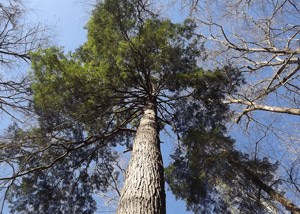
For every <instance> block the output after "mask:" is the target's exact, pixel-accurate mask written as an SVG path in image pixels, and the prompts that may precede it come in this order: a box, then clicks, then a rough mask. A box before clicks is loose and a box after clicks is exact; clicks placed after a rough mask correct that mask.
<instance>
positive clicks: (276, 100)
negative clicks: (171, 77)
mask: <svg viewBox="0 0 300 214" xmlns="http://www.w3.org/2000/svg"><path fill="white" fill-rule="evenodd" d="M177 2H178V1H177ZM181 5H182V8H183V9H184V10H185V11H188V13H189V15H190V16H191V17H193V18H194V19H195V20H196V23H197V24H198V26H199V34H201V35H202V36H203V37H204V38H205V39H206V50H207V59H206V60H205V61H204V62H202V63H203V66H205V67H208V68H211V69H214V68H217V67H221V66H223V65H225V64H228V63H230V64H232V65H234V66H236V67H237V68H238V69H239V70H240V71H241V72H242V73H243V75H244V77H245V82H246V83H245V85H243V86H242V87H241V89H240V90H239V92H238V93H237V94H235V95H232V96H229V97H227V98H226V99H225V100H224V102H225V103H228V104H231V105H232V107H233V108H234V109H235V110H236V112H237V115H236V118H235V122H238V123H239V124H238V125H236V124H234V125H233V126H232V127H234V128H237V130H240V128H243V129H244V131H245V132H244V133H243V135H242V134H241V132H239V134H237V137H238V138H239V139H241V143H240V145H241V146H243V147H244V148H245V147H248V148H245V149H248V151H250V152H252V155H253V157H256V156H268V157H269V158H270V159H271V160H273V161H278V162H279V164H280V173H279V175H278V180H280V181H281V182H283V184H284V185H283V188H284V189H283V190H282V191H283V192H287V193H288V194H287V195H289V198H290V199H291V200H293V201H294V203H296V204H297V205H298V206H299V201H300V192H299V186H300V183H299V159H300V143H299V142H300V136H299V135H300V132H299V128H298V127H299V122H300V120H299V116H300V72H299V70H300V58H299V57H300V48H299V47H300V25H299V23H300V4H299V1H296V0H183V1H181ZM243 137H247V138H245V139H247V140H244V141H245V142H243V139H242V138H243ZM245 145H248V146H245Z"/></svg>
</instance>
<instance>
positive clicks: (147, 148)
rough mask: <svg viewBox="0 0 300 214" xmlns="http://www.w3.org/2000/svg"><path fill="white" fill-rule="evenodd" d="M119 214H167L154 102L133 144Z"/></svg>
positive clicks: (146, 113) (144, 115)
mask: <svg viewBox="0 0 300 214" xmlns="http://www.w3.org/2000/svg"><path fill="white" fill-rule="evenodd" d="M132 149H133V150H132V154H131V158H130V162H129V165H128V168H127V171H126V178H125V182H124V187H123V190H122V193H121V198H120V201H119V205H118V210H117V213H118V214H139V213H140V214H165V213H166V201H165V189H164V185H165V184H164V172H163V171H164V168H163V161H162V156H161V151H160V140H159V127H158V121H157V112H156V104H155V102H148V104H147V105H146V107H145V108H144V114H143V116H142V118H141V120H140V124H139V127H138V130H137V133H136V136H135V139H134V141H133V148H132Z"/></svg>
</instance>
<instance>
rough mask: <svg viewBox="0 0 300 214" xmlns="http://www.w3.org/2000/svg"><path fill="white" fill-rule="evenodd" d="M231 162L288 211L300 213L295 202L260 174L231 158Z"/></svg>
mask: <svg viewBox="0 0 300 214" xmlns="http://www.w3.org/2000/svg"><path fill="white" fill-rule="evenodd" d="M230 163H231V164H232V165H233V166H234V167H236V168H237V169H239V170H242V172H244V174H245V175H246V176H247V177H248V178H249V179H251V180H252V181H253V183H254V184H255V185H257V186H258V187H260V188H261V189H262V190H264V191H265V192H266V193H267V194H268V195H270V196H271V197H272V198H273V199H275V200H276V201H278V202H279V203H280V204H281V205H282V206H283V207H284V208H285V209H287V210H288V211H291V214H300V208H299V207H297V206H296V205H295V204H294V203H293V202H291V201H290V200H288V199H287V198H286V197H284V196H283V195H282V194H280V193H278V192H276V191H275V190H274V189H273V188H272V187H270V186H269V185H267V184H265V183H264V182H263V181H262V180H261V179H260V178H259V177H258V176H256V175H255V174H254V173H252V172H251V171H249V170H248V169H246V168H245V167H243V166H241V165H240V164H238V163H236V162H234V161H232V160H230Z"/></svg>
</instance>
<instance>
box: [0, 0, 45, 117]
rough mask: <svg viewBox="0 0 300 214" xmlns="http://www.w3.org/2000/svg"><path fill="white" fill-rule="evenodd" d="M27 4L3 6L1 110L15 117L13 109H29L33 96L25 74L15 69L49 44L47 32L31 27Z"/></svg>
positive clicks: (16, 0)
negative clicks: (26, 106) (18, 72)
mask: <svg viewBox="0 0 300 214" xmlns="http://www.w3.org/2000/svg"><path fill="white" fill-rule="evenodd" d="M25 4H26V2H25V1H23V0H6V1H2V2H0V109H1V112H5V113H7V114H9V115H11V116H13V114H12V113H11V112H10V110H11V109H17V110H24V109H25V103H26V102H27V101H28V96H29V95H28V93H29V91H28V90H29V89H28V84H27V83H26V79H25V78H24V77H20V76H24V74H25V72H23V75H20V74H16V72H15V71H14V69H16V68H17V67H18V66H19V65H21V64H22V62H24V61H25V62H29V61H30V56H29V53H30V52H31V51H34V50H37V48H39V47H41V46H43V45H45V44H46V43H47V41H49V40H48V38H49V37H48V36H47V30H46V28H44V27H41V26H40V25H39V24H35V25H34V24H31V23H30V20H29V18H28V16H27V15H28V11H27V9H26V5H25ZM22 65H23V64H22ZM13 117H14V116H13Z"/></svg>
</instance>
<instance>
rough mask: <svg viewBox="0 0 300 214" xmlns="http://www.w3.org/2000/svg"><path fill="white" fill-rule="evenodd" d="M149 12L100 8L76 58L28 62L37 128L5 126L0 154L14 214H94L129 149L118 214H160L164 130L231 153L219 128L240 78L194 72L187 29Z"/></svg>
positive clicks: (195, 42)
mask: <svg viewBox="0 0 300 214" xmlns="http://www.w3.org/2000/svg"><path fill="white" fill-rule="evenodd" d="M149 8H150V5H148V2H147V1H133V0H121V1H117V0H106V1H104V2H101V3H99V4H98V5H97V7H96V9H95V10H94V11H93V14H92V17H91V20H90V21H89V23H88V24H87V29H88V41H87V42H86V43H85V44H84V45H82V46H81V47H79V48H78V49H77V50H76V52H74V53H69V54H64V52H63V50H62V49H60V48H55V47H52V48H49V49H44V50H39V51H37V52H35V53H33V54H32V74H31V78H32V90H33V96H34V111H35V112H36V114H37V115H38V117H39V121H38V122H39V127H38V128H34V129H31V130H27V131H24V130H21V129H19V128H18V127H11V130H10V132H9V133H8V134H9V135H10V136H11V139H12V140H11V141H6V142H3V145H5V146H3V149H2V150H1V161H2V163H8V166H9V167H10V168H11V170H10V171H9V170H8V173H10V175H8V176H7V177H3V178H1V180H4V181H6V180H11V181H13V185H10V186H9V187H8V188H9V189H10V190H11V191H10V197H9V200H10V203H11V211H12V212H13V213H14V212H19V213H22V212H32V213H51V212H52V213H53V212H55V213H64V212H79V213H93V212H94V211H95V209H96V207H95V201H94V199H93V197H92V195H93V191H94V189H97V190H103V191H105V190H106V188H107V186H108V184H109V182H110V181H113V180H114V178H115V177H117V175H115V176H110V175H111V174H112V173H111V172H112V171H113V168H112V167H111V163H112V162H114V161H116V159H117V155H116V154H115V153H114V152H113V149H114V147H116V146H117V145H126V146H127V147H131V146H132V153H131V159H130V162H129V165H128V168H127V172H126V178H125V182H124V187H123V189H122V192H121V198H120V201H119V205H118V210H117V213H120V214H123V213H166V204H165V190H164V169H163V162H162V156H161V151H160V139H159V133H160V130H161V129H163V128H164V126H171V127H172V129H173V131H174V133H175V134H177V136H178V137H179V138H180V136H184V137H187V136H188V134H189V133H191V132H193V131H194V133H197V135H195V136H194V138H195V139H197V136H198V135H200V136H201V135H202V134H207V133H208V134H210V136H211V138H208V139H206V140H207V141H208V142H211V139H217V141H222V140H225V144H226V142H228V143H229V144H228V145H227V146H225V147H224V146H223V144H222V145H221V146H219V144H214V145H212V146H210V147H208V149H209V150H211V151H216V153H218V151H221V150H224V149H225V150H229V151H230V149H231V147H232V146H233V145H232V144H233V143H232V141H226V139H227V138H226V136H225V135H226V128H225V125H224V124H225V122H226V120H227V119H228V118H229V117H230V111H229V107H228V106H227V105H226V104H224V103H222V100H223V99H224V97H225V95H226V94H233V93H235V91H236V87H238V86H239V85H240V84H241V83H242V82H243V79H242V77H241V74H240V72H238V71H237V70H235V69H233V68H232V67H231V66H224V68H222V69H217V70H215V71H204V70H202V69H201V68H199V67H198V65H197V59H198V58H199V57H202V56H201V54H202V46H201V45H199V44H201V42H200V40H201V37H198V36H196V34H195V33H194V30H195V27H196V26H195V24H194V22H193V21H191V20H186V21H185V22H184V23H183V24H173V23H172V22H171V21H169V20H165V19H160V18H159V16H158V15H156V14H154V13H152V12H151V10H150V9H149ZM133 138H134V140H132V139H133ZM204 140H205V139H204ZM131 142H132V143H131ZM186 142H187V141H186ZM131 144H132V145H131ZM190 146H193V143H190ZM205 148H206V147H203V149H204V151H206V150H205ZM195 151H197V150H195ZM185 152H187V153H186V154H189V153H188V151H185ZM181 155H182V153H178V152H177V154H175V157H174V158H175V159H176V158H181ZM199 155H202V153H199ZM241 160H243V159H242V158H241ZM183 163H184V162H183ZM260 166H263V164H260ZM206 167H212V165H209V164H208V165H207V166H206ZM91 169H97V170H95V171H97V173H93V172H95V171H91ZM265 169H266V171H267V170H271V171H272V170H273V169H274V167H272V166H271V165H270V164H269V163H268V164H265ZM169 171H170V170H169ZM266 173H267V172H266ZM169 179H170V177H169ZM270 180H272V176H271V173H270V174H268V176H267V177H266V178H265V181H266V182H269V181H270ZM170 182H172V180H170ZM215 182H217V181H215ZM19 183H20V184H19ZM237 183H238V182H237ZM235 184H236V183H235ZM219 187H220V188H222V185H219ZM200 190H201V189H200ZM200 190H199V191H200ZM215 190H217V188H215ZM225 190H226V188H225ZM197 191H198V190H197ZM245 191H247V190H245ZM219 193H222V191H219ZM216 195H217V194H216ZM244 195H245V194H243V193H240V194H239V195H237V196H236V197H239V198H241V200H242V199H243V197H244ZM223 202H224V203H228V201H226V200H223ZM258 203H259V201H258ZM228 206H229V205H228ZM263 211H264V210H262V211H261V212H260V213H262V212H263ZM258 212H259V211H258Z"/></svg>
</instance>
